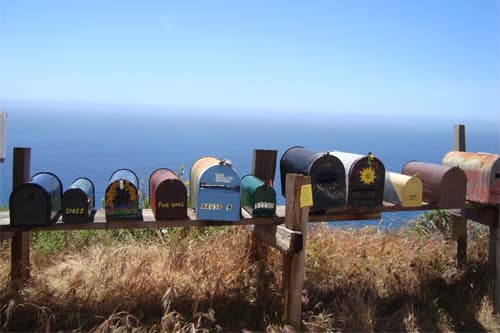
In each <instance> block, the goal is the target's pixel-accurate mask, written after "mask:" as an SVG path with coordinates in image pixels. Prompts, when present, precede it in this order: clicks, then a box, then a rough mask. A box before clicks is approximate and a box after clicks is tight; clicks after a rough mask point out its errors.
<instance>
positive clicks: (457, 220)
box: [450, 214, 467, 267]
mask: <svg viewBox="0 0 500 333" xmlns="http://www.w3.org/2000/svg"><path fill="white" fill-rule="evenodd" d="M450 218H451V228H452V229H451V231H452V238H453V240H454V241H456V242H457V258H456V259H457V265H458V266H459V267H463V266H464V264H465V262H466V261H467V219H465V218H463V217H462V216H460V215H455V214H452V215H451V216H450Z"/></svg>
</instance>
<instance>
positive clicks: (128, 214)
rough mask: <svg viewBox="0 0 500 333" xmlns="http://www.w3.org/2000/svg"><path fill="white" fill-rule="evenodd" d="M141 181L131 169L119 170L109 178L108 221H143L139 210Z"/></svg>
mask: <svg viewBox="0 0 500 333" xmlns="http://www.w3.org/2000/svg"><path fill="white" fill-rule="evenodd" d="M138 189H139V179H138V178H137V175H136V174H135V173H134V172H133V171H132V170H130V169H118V170H116V171H114V172H113V173H112V174H111V176H110V177H109V183H108V187H107V188H106V193H105V195H104V196H105V206H104V211H105V214H106V220H107V221H111V220H119V219H131V220H140V219H142V215H141V211H140V209H139V193H138Z"/></svg>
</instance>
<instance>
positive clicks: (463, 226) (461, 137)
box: [451, 125, 467, 267]
mask: <svg viewBox="0 0 500 333" xmlns="http://www.w3.org/2000/svg"><path fill="white" fill-rule="evenodd" d="M453 150H455V151H465V126H464V125H455V126H454V127H453ZM451 222H452V224H451V227H452V237H453V239H454V240H455V241H456V242H457V265H458V266H459V267H463V265H464V264H465V262H466V261H467V219H466V218H465V212H464V210H463V209H462V210H461V212H460V216H457V215H454V214H452V215H451Z"/></svg>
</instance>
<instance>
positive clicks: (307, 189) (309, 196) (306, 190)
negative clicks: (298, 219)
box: [300, 184, 313, 208]
mask: <svg viewBox="0 0 500 333" xmlns="http://www.w3.org/2000/svg"><path fill="white" fill-rule="evenodd" d="M312 205H313V193H312V185H311V184H306V185H302V186H301V187H300V208H304V207H310V206H312Z"/></svg>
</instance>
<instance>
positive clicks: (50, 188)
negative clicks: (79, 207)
mask: <svg viewBox="0 0 500 333" xmlns="http://www.w3.org/2000/svg"><path fill="white" fill-rule="evenodd" d="M61 199H62V184H61V181H60V180H59V178H58V177H57V176H56V175H54V174H53V173H50V172H40V173H37V174H35V175H34V176H33V177H32V178H31V181H30V182H28V183H24V184H21V185H20V186H18V187H17V188H16V189H14V191H12V193H11V195H10V198H9V211H10V224H11V225H14V226H28V227H36V226H46V225H50V224H53V223H55V222H56V221H57V220H58V219H59V216H60V215H61Z"/></svg>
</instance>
